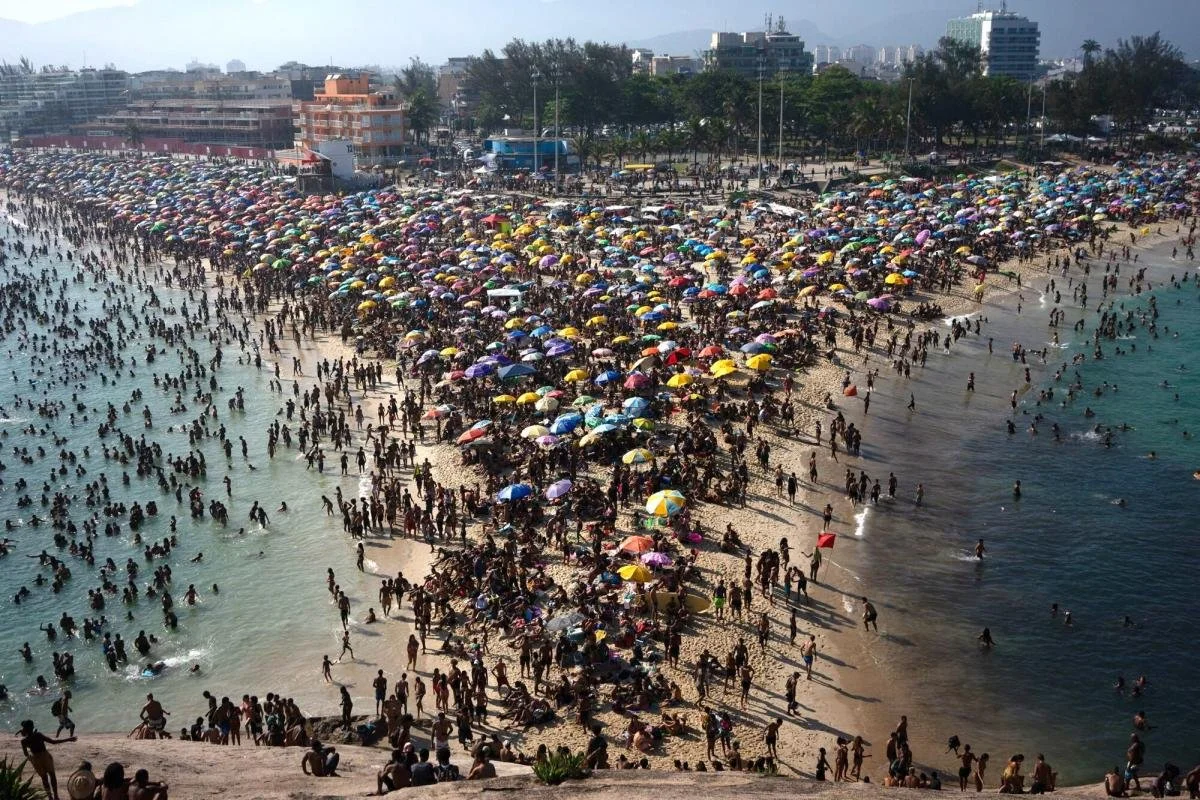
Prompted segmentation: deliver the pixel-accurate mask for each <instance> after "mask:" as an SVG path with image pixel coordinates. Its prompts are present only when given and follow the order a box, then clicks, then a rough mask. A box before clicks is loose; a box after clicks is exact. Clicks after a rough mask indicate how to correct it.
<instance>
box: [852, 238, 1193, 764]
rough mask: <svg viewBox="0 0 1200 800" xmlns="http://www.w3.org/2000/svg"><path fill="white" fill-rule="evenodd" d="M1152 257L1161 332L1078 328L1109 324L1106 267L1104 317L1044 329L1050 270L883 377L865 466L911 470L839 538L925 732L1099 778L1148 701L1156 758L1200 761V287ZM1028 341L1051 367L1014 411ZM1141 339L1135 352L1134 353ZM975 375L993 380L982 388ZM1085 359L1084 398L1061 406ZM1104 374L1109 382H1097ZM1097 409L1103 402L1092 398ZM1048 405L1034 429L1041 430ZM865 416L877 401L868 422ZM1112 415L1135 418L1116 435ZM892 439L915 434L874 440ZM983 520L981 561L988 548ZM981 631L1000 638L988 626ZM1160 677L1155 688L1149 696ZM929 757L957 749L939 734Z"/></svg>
mask: <svg viewBox="0 0 1200 800" xmlns="http://www.w3.org/2000/svg"><path fill="white" fill-rule="evenodd" d="M1143 265H1147V266H1150V277H1151V282H1152V283H1153V284H1154V287H1153V290H1152V291H1150V292H1146V293H1143V295H1142V296H1141V297H1129V298H1125V299H1124V300H1122V301H1119V307H1120V306H1122V305H1123V306H1124V307H1125V308H1131V309H1146V308H1148V295H1150V294H1153V295H1154V296H1155V297H1156V298H1157V300H1158V306H1159V311H1160V318H1159V320H1158V329H1159V330H1158V334H1159V335H1158V338H1157V339H1155V338H1152V335H1151V334H1150V332H1149V331H1147V330H1145V329H1139V330H1137V331H1135V332H1134V334H1133V336H1131V337H1124V338H1123V339H1122V340H1121V341H1117V342H1113V341H1106V342H1104V343H1103V347H1104V350H1105V353H1106V357H1105V358H1104V359H1103V360H1093V359H1092V358H1091V350H1092V348H1091V344H1090V341H1088V340H1087V337H1085V336H1084V335H1083V334H1078V335H1075V334H1072V332H1071V330H1070V325H1071V323H1074V322H1075V321H1076V320H1078V319H1080V318H1081V317H1084V318H1086V319H1087V320H1088V323H1089V324H1088V330H1089V331H1090V330H1092V329H1093V328H1094V322H1095V320H1096V315H1095V313H1094V309H1095V307H1096V304H1097V302H1099V298H1098V297H1096V294H1097V292H1098V286H1097V284H1098V281H1097V280H1096V279H1095V278H1094V277H1093V278H1092V279H1091V280H1090V282H1089V283H1090V288H1091V292H1092V296H1091V298H1090V300H1091V309H1092V311H1091V312H1088V313H1087V314H1086V316H1085V315H1084V314H1083V312H1081V311H1080V310H1079V308H1078V305H1077V304H1076V305H1075V307H1074V308H1071V307H1070V306H1069V305H1068V306H1067V308H1068V314H1067V324H1066V328H1065V330H1060V338H1061V345H1060V346H1058V347H1056V346H1055V345H1054V343H1053V341H1052V339H1051V336H1052V332H1051V331H1050V329H1049V328H1047V327H1046V322H1047V312H1048V311H1049V308H1050V305H1047V302H1046V301H1047V298H1045V297H1043V298H1042V299H1041V301H1040V302H1039V301H1038V300H1037V297H1038V295H1039V291H1038V289H1040V288H1042V283H1044V282H1037V283H1038V286H1037V288H1034V287H1028V288H1027V289H1026V290H1025V291H1024V297H1025V303H1024V308H1023V311H1022V314H1021V316H1020V317H1019V318H1018V317H1016V316H1015V315H1009V316H1000V315H996V314H993V318H992V319H991V321H990V323H989V324H988V325H985V326H984V328H983V334H982V335H981V336H979V337H975V336H974V335H971V336H969V337H967V338H966V339H964V340H962V341H960V343H958V344H956V345H955V346H954V348H953V350H952V353H951V354H950V355H944V354H943V353H942V352H941V350H940V348H939V350H938V353H937V354H936V355H934V354H933V353H931V356H930V358H929V362H928V366H927V367H926V368H925V369H924V370H922V371H921V372H920V376H919V377H918V375H917V371H914V373H913V380H912V381H911V382H908V381H897V380H894V379H893V378H891V377H885V378H884V380H883V381H882V385H881V386H880V391H879V392H877V393H876V394H877V396H876V397H875V398H873V402H872V406H871V413H872V416H871V418H870V419H869V421H868V422H867V423H866V434H865V435H864V454H865V455H867V457H868V461H867V463H866V464H865V465H864V467H863V468H864V469H865V470H866V471H867V472H868V474H871V475H872V477H878V478H880V479H881V480H882V483H883V485H884V486H886V485H887V473H888V472H889V471H894V472H895V473H896V475H897V477H898V478H899V479H900V482H901V488H900V490H899V492H898V496H897V502H896V503H894V504H890V505H889V504H885V503H881V504H880V506H879V507H878V508H871V509H869V510H867V511H866V512H865V514H864V513H863V512H862V511H860V513H859V515H858V517H857V518H856V519H855V520H853V521H850V522H846V523H844V524H843V528H851V529H852V530H853V533H854V535H853V536H846V537H843V539H844V540H849V541H847V543H846V545H845V546H843V545H842V544H841V543H839V547H842V548H843V550H842V551H840V552H839V553H837V554H835V555H836V556H837V558H838V560H839V563H845V564H846V565H847V568H850V569H853V570H854V572H855V573H856V574H857V575H858V577H859V578H860V579H861V580H862V584H863V586H865V587H870V593H871V595H872V601H873V602H874V603H875V604H876V605H877V606H878V607H879V610H880V630H881V633H882V635H879V636H877V635H875V634H874V633H872V634H864V635H863V639H862V644H861V648H862V654H863V656H864V657H869V658H872V659H873V660H875V661H876V662H877V663H879V664H880V665H881V666H882V667H883V669H884V670H885V672H886V673H887V674H888V675H891V676H894V678H895V679H896V685H897V686H903V687H904V691H905V693H906V694H905V696H904V697H903V698H902V699H901V700H899V705H900V706H901V707H897V708H895V709H894V711H895V714H897V715H898V714H900V713H907V714H908V716H909V719H910V721H911V722H912V725H913V728H914V729H922V728H923V730H921V733H922V734H923V735H924V737H923V738H924V739H925V741H931V742H945V741H946V740H947V739H948V738H949V737H950V736H951V735H958V736H959V737H960V738H961V739H962V741H964V742H969V743H971V744H972V746H973V749H974V750H975V751H976V752H977V753H978V752H989V753H990V754H991V756H992V760H993V763H997V759H1006V758H1007V757H1008V756H1009V755H1011V754H1013V753H1024V754H1026V756H1027V758H1028V759H1029V761H1030V763H1032V759H1033V755H1034V754H1036V753H1038V752H1042V753H1045V755H1046V757H1047V759H1048V760H1050V762H1051V763H1052V764H1053V765H1054V766H1055V768H1056V769H1057V770H1058V771H1059V772H1060V780H1062V781H1064V782H1069V783H1080V782H1088V781H1096V780H1098V779H1099V778H1100V777H1102V775H1103V772H1104V770H1105V769H1107V768H1108V767H1111V766H1112V765H1113V764H1117V763H1120V764H1123V763H1124V762H1123V757H1124V751H1125V748H1126V747H1127V745H1128V741H1129V734H1130V733H1132V732H1133V731H1134V728H1133V724H1132V717H1133V715H1134V713H1135V712H1136V711H1138V710H1144V711H1145V712H1146V714H1147V716H1148V719H1149V721H1150V724H1151V725H1152V726H1153V730H1151V731H1150V732H1148V733H1146V734H1144V740H1145V741H1146V742H1147V757H1146V763H1147V769H1151V768H1152V769H1154V770H1157V769H1158V768H1160V767H1161V765H1162V763H1163V762H1164V761H1173V762H1174V763H1176V764H1180V765H1184V764H1186V765H1188V767H1190V765H1191V764H1192V763H1193V762H1194V760H1195V758H1196V754H1197V752H1198V751H1200V706H1197V704H1196V703H1195V702H1194V700H1195V683H1194V679H1195V674H1196V671H1195V666H1194V662H1193V659H1194V655H1193V652H1192V651H1193V647H1192V646H1191V643H1192V642H1194V641H1196V640H1197V637H1198V636H1200V594H1198V593H1197V592H1196V589H1195V587H1196V579H1195V569H1196V565H1197V564H1200V538H1198V537H1197V532H1198V531H1200V525H1198V524H1197V522H1196V508H1197V503H1198V502H1200V481H1198V480H1195V479H1193V476H1192V473H1193V471H1194V470H1197V469H1200V439H1198V438H1195V437H1193V436H1192V435H1191V434H1195V435H1196V436H1200V358H1198V357H1197V356H1200V288H1198V287H1197V286H1196V285H1195V284H1194V283H1190V282H1189V283H1187V284H1185V285H1184V286H1183V288H1179V289H1176V288H1171V287H1170V286H1169V285H1168V284H1167V283H1166V280H1165V278H1166V276H1168V275H1171V274H1174V275H1175V276H1177V277H1178V276H1181V275H1182V274H1183V272H1184V268H1183V265H1181V264H1179V263H1176V262H1171V261H1170V260H1169V259H1166V258H1162V257H1161V256H1159V258H1158V261H1157V262H1155V261H1154V260H1153V259H1151V261H1150V262H1149V264H1147V262H1146V260H1145V257H1144V256H1143ZM1129 274H1130V268H1129V267H1128V266H1125V267H1123V269H1122V275H1123V276H1124V277H1125V278H1127V277H1128V276H1129ZM1192 274H1193V275H1194V274H1195V268H1194V267H1193V269H1192ZM1061 282H1062V281H1061V279H1060V283H1061ZM1064 295H1066V297H1065V298H1064V299H1065V300H1067V301H1068V302H1069V291H1068V292H1064ZM985 313H987V312H986V311H985ZM1168 329H1169V333H1168V332H1167V331H1168ZM947 330H948V328H947ZM989 336H990V337H992V338H993V340H994V352H993V353H992V354H990V355H989V354H988V352H987V338H988V337H989ZM1015 341H1020V342H1022V343H1023V344H1024V345H1025V346H1026V347H1027V348H1029V349H1034V348H1041V347H1043V346H1044V347H1047V348H1048V349H1049V354H1048V358H1047V362H1048V363H1047V364H1046V365H1044V366H1042V365H1037V364H1036V359H1032V358H1031V359H1029V362H1030V365H1031V367H1032V372H1033V375H1032V377H1033V385H1032V387H1030V388H1029V389H1028V390H1022V393H1021V397H1020V402H1019V405H1018V409H1017V411H1016V413H1015V414H1013V413H1012V412H1011V409H1010V407H1009V395H1010V393H1011V392H1012V390H1014V389H1022V387H1023V385H1024V372H1023V370H1024V366H1023V365H1021V364H1018V363H1016V362H1014V361H1013V359H1012V358H1011V355H1010V350H1009V348H1010V346H1011V344H1012V343H1013V342H1015ZM1134 346H1136V353H1132V354H1129V355H1124V356H1118V355H1116V354H1115V350H1116V348H1117V347H1120V348H1122V349H1123V350H1126V351H1129V350H1130V349H1131V348H1132V347H1134ZM1077 353H1083V354H1084V355H1085V356H1086V360H1085V361H1084V363H1082V364H1080V365H1078V366H1072V367H1068V369H1067V371H1066V377H1064V378H1063V379H1062V380H1061V381H1058V382H1056V381H1055V380H1054V378H1053V373H1054V370H1055V369H1056V368H1057V367H1058V366H1060V365H1061V364H1062V363H1063V362H1069V361H1070V360H1071V359H1072V357H1073V356H1075V355H1076V354H1077ZM970 371H974V372H975V375H976V392H975V393H974V394H971V393H968V392H967V391H966V381H967V374H968V372H970ZM1076 372H1078V374H1079V376H1080V379H1081V380H1082V383H1083V386H1084V396H1082V397H1080V398H1079V399H1077V400H1076V401H1074V402H1073V403H1071V404H1069V405H1068V406H1067V407H1066V408H1063V407H1060V406H1059V404H1058V401H1059V400H1061V399H1063V397H1064V395H1065V390H1066V385H1067V384H1068V383H1069V382H1070V381H1072V380H1073V379H1074V375H1075V373H1076ZM1163 381H1167V382H1168V383H1169V384H1170V386H1169V388H1164V387H1163V386H1162V383H1163ZM1105 384H1108V385H1109V387H1110V388H1109V389H1108V390H1107V391H1105V392H1104V394H1103V396H1101V397H1096V396H1093V395H1092V394H1091V392H1092V391H1093V390H1094V389H1095V388H1096V387H1098V386H1099V387H1103V386H1104V385H1105ZM1049 387H1054V389H1055V399H1054V401H1051V402H1047V403H1043V404H1041V405H1038V402H1037V398H1038V391H1039V390H1040V389H1046V388H1049ZM910 391H911V392H912V393H914V394H915V396H916V398H917V404H918V405H917V413H916V414H912V415H910V414H908V413H907V412H906V410H905V405H906V404H907V401H908V397H909V392H910ZM1088 407H1090V408H1091V409H1092V410H1093V411H1094V412H1095V416H1094V417H1093V418H1088V417H1086V416H1085V408H1088ZM877 408H878V409H879V414H878V416H876V409H877ZM1039 413H1040V414H1042V415H1044V420H1043V421H1042V422H1040V423H1039V424H1038V429H1039V432H1038V433H1037V434H1036V435H1034V434H1031V433H1030V432H1028V427H1029V425H1030V423H1031V422H1032V421H1033V419H1034V416H1035V415H1037V414H1039ZM860 415H861V408H858V409H855V414H853V415H852V416H851V417H850V418H851V419H852V420H854V419H857V418H859V416H860ZM1010 417H1011V418H1012V419H1013V420H1014V423H1015V426H1016V433H1015V434H1013V435H1009V434H1008V433H1007V431H1006V426H1005V420H1006V419H1008V418H1010ZM1053 422H1057V423H1058V425H1059V426H1060V428H1061V430H1062V437H1061V440H1060V441H1055V439H1054V436H1053V434H1052V432H1051V423H1053ZM1098 424H1099V425H1102V426H1113V427H1116V426H1121V425H1122V424H1126V425H1129V426H1130V429H1129V430H1127V431H1124V432H1115V433H1114V434H1113V437H1112V441H1111V446H1105V442H1104V438H1103V436H1102V435H1101V434H1098V433H1096V432H1095V430H1094V429H1095V426H1096V425H1098ZM1185 431H1186V432H1187V434H1188V435H1186V436H1185ZM880 437H883V438H882V440H883V441H888V442H897V443H900V442H902V443H903V445H902V446H900V447H889V448H888V449H887V452H882V451H879V450H873V449H872V448H871V446H870V443H871V441H872V440H877V439H880ZM1151 452H1153V453H1154V454H1155V456H1156V457H1154V458H1150V457H1149V454H1150V453H1151ZM1018 480H1019V481H1021V485H1022V496H1021V498H1020V499H1019V500H1015V499H1014V494H1013V484H1014V482H1015V481H1018ZM918 481H920V482H922V483H924V485H925V488H926V499H925V504H924V506H923V507H922V508H917V507H915V504H914V503H913V502H912V498H913V490H914V488H915V485H916V482H918ZM1122 499H1123V500H1124V502H1125V504H1124V506H1122V505H1120V504H1119V501H1120V500H1122ZM847 532H850V531H847ZM981 538H982V539H984V540H985V546H986V548H987V552H986V555H985V557H984V559H983V560H982V561H980V560H978V559H976V558H975V555H974V548H975V543H976V541H977V540H978V539H981ZM851 548H852V549H851ZM847 550H849V551H850V552H846V551H847ZM851 565H852V566H851ZM846 601H847V605H852V604H851V603H850V602H849V601H850V598H846ZM1054 603H1057V604H1058V606H1059V609H1060V611H1059V613H1058V615H1057V616H1052V614H1051V606H1052V604H1054ZM1067 611H1070V612H1071V620H1072V624H1071V625H1067V624H1065V618H1066V612H1067ZM1126 616H1128V617H1130V618H1131V619H1132V621H1133V623H1134V625H1133V626H1132V627H1126V626H1125V624H1124V619H1125V617H1126ZM984 627H989V628H990V629H991V633H992V636H993V638H994V639H995V640H996V642H997V646H996V647H995V648H993V649H990V650H987V649H984V648H982V647H981V646H980V645H979V643H978V642H977V640H976V637H977V636H978V635H979V634H980V632H981V630H982V629H983V628H984ZM1141 675H1145V676H1146V677H1147V679H1148V681H1149V690H1148V691H1147V692H1146V693H1145V694H1144V695H1143V696H1141V697H1132V696H1131V694H1130V689H1131V688H1132V685H1133V682H1134V680H1135V679H1136V678H1137V677H1138V676H1141ZM1118 676H1123V677H1124V678H1125V680H1126V683H1127V686H1126V690H1125V692H1124V693H1123V694H1122V693H1118V692H1117V691H1115V690H1114V688H1113V686H1114V683H1115V682H1116V680H1117V677H1118ZM891 699H892V700H896V698H891ZM932 719H937V720H938V723H937V725H936V729H931V726H930V725H929V724H928V721H929V720H932ZM876 735H878V732H876ZM943 749H944V748H943ZM917 755H918V758H919V759H920V758H927V759H929V760H930V761H933V762H934V763H938V758H939V757H941V759H942V760H944V756H943V755H942V752H941V750H939V751H938V752H934V753H918V754H917ZM1003 763H1004V762H1003V760H1001V761H999V765H1000V766H1002V765H1003ZM1000 766H997V767H996V768H995V770H994V771H995V772H996V773H997V774H998V772H999V769H1000Z"/></svg>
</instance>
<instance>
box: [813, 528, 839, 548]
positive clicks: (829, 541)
mask: <svg viewBox="0 0 1200 800" xmlns="http://www.w3.org/2000/svg"><path fill="white" fill-rule="evenodd" d="M835 541H837V534H836V533H830V532H829V531H825V532H823V533H818V534H817V547H828V548H830V549H832V548H833V543H834V542H835Z"/></svg>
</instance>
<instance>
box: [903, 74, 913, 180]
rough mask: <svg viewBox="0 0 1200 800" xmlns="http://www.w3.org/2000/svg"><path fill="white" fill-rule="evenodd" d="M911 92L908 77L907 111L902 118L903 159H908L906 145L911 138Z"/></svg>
mask: <svg viewBox="0 0 1200 800" xmlns="http://www.w3.org/2000/svg"><path fill="white" fill-rule="evenodd" d="M912 94H913V79H912V78H909V79H908V113H907V114H906V115H905V118H904V160H905V161H908V155H909V152H908V145H909V142H910V141H911V139H912Z"/></svg>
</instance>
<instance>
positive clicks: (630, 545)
mask: <svg viewBox="0 0 1200 800" xmlns="http://www.w3.org/2000/svg"><path fill="white" fill-rule="evenodd" d="M618 549H620V550H624V551H625V552H627V553H648V552H650V551H651V550H653V549H654V540H653V539H651V538H650V537H649V536H626V537H625V540H624V541H622V542H621V546H620V547H619V548H618Z"/></svg>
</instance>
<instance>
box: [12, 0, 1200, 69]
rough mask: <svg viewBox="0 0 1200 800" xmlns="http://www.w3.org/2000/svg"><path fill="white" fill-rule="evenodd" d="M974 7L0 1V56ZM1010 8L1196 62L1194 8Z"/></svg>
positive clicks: (196, 52)
mask: <svg viewBox="0 0 1200 800" xmlns="http://www.w3.org/2000/svg"><path fill="white" fill-rule="evenodd" d="M989 5H991V6H993V7H998V6H999V5H1000V0H991V2H990V3H989ZM975 7H976V0H900V1H899V2H897V0H836V2H831V1H830V0H825V1H824V2H813V1H812V0H736V1H735V2H731V1H730V0H603V1H602V2H597V1H596V0H435V2H429V0H342V1H341V2H331V1H330V0H38V1H37V2H30V0H0V59H3V60H7V61H10V62H11V61H15V60H16V59H18V58H19V57H21V56H27V57H29V58H30V59H31V60H33V61H34V63H36V64H47V63H52V64H67V65H70V66H80V65H82V64H84V63H85V59H86V63H87V64H88V65H92V66H96V65H100V64H104V63H106V62H111V63H114V64H116V65H117V66H119V67H122V68H125V69H130V70H144V69H154V68H163V67H176V68H182V67H183V65H184V64H185V63H187V62H188V61H189V60H191V59H192V58H198V59H199V60H201V61H205V62H211V63H217V64H221V65H224V64H225V62H226V61H228V60H230V59H233V58H237V59H241V60H242V61H244V62H245V63H246V64H247V65H248V66H249V67H250V68H251V69H271V68H273V67H275V66H277V65H278V64H280V63H282V62H284V61H287V60H290V59H295V60H298V61H305V62H307V63H311V64H327V63H330V62H333V63H338V64H341V65H344V66H355V65H359V64H366V63H375V64H380V65H383V66H385V67H386V66H392V65H402V64H404V63H407V61H408V59H409V57H410V56H413V55H416V56H420V57H422V58H424V59H425V60H427V61H430V62H432V63H435V64H437V63H440V62H442V61H444V60H445V59H446V58H447V57H448V56H451V55H470V54H474V53H477V52H479V51H480V50H482V49H483V48H485V47H492V48H496V49H498V48H499V47H501V46H502V45H503V44H504V43H505V42H506V41H508V40H509V39H511V38H513V37H518V36H519V37H522V38H526V39H545V38H548V37H556V36H557V37H567V36H573V37H575V38H576V39H581V40H582V39H589V38H590V39H595V40H598V41H610V42H629V43H634V44H641V43H642V42H645V41H646V40H651V41H650V42H649V44H650V45H651V46H653V47H655V49H661V50H671V51H673V52H680V51H683V52H687V51H689V50H694V49H696V48H698V47H702V46H703V44H702V42H703V41H704V40H705V39H706V38H707V37H706V36H705V31H712V30H718V29H720V30H754V29H761V28H762V25H763V17H764V15H765V14H767V13H771V12H775V13H781V12H782V13H784V14H785V15H786V16H787V19H788V23H789V27H791V28H792V30H793V32H797V33H801V34H802V35H804V37H805V39H806V41H807V43H808V44H809V45H810V46H811V45H814V44H841V45H848V44H856V43H860V42H861V43H865V44H872V45H883V44H908V43H914V42H915V43H918V44H923V45H927V46H928V45H932V44H935V43H936V41H937V37H938V36H939V35H940V34H941V33H943V32H944V31H945V23H946V20H947V19H948V18H950V17H953V16H960V15H965V14H969V13H971V12H972V11H974V10H975ZM1009 8H1010V9H1012V10H1014V11H1018V12H1020V13H1024V14H1026V15H1028V16H1030V17H1032V18H1034V19H1036V20H1038V21H1039V22H1040V23H1041V29H1042V55H1043V56H1044V57H1061V56H1071V55H1075V54H1076V53H1077V52H1078V47H1079V43H1080V42H1082V41H1083V40H1084V39H1087V38H1094V39H1097V40H1099V41H1100V42H1101V43H1102V44H1105V45H1111V44H1113V43H1114V42H1115V41H1116V39H1117V38H1118V37H1121V36H1128V35H1130V34H1149V33H1153V32H1154V31H1156V30H1161V31H1162V32H1163V34H1164V35H1165V36H1167V37H1168V38H1169V39H1170V40H1171V41H1173V42H1175V43H1176V44H1177V45H1179V46H1180V47H1181V48H1182V49H1183V50H1184V51H1185V53H1187V54H1188V55H1189V56H1192V57H1198V56H1200V0H1137V2H1129V0H1010V2H1009ZM7 20H12V22H9V21H7ZM672 34H686V35H672Z"/></svg>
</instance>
